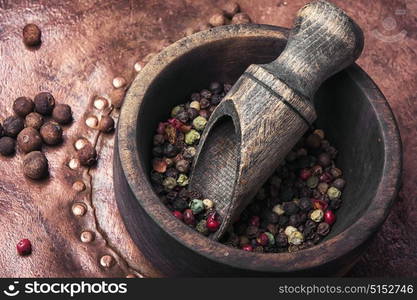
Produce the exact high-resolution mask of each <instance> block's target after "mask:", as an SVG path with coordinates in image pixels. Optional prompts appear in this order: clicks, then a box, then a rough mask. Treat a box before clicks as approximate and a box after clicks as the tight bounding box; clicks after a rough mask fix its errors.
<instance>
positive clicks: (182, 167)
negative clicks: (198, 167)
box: [175, 159, 190, 173]
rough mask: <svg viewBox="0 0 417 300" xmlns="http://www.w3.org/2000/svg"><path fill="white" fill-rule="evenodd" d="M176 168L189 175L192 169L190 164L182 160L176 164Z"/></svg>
mask: <svg viewBox="0 0 417 300" xmlns="http://www.w3.org/2000/svg"><path fill="white" fill-rule="evenodd" d="M175 168H176V169H177V170H178V171H179V172H181V173H187V172H188V171H189V169H190V162H189V161H188V160H185V159H180V160H179V161H177V162H176V164H175Z"/></svg>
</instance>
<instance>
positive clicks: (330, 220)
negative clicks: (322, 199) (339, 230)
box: [324, 210, 336, 225]
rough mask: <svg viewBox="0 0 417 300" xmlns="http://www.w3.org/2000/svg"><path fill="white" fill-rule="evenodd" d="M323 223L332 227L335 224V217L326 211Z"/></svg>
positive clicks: (329, 211)
mask: <svg viewBox="0 0 417 300" xmlns="http://www.w3.org/2000/svg"><path fill="white" fill-rule="evenodd" d="M324 222H326V223H327V224H329V225H333V224H334V222H336V215H335V214H334V213H333V211H331V210H326V211H325V213H324Z"/></svg>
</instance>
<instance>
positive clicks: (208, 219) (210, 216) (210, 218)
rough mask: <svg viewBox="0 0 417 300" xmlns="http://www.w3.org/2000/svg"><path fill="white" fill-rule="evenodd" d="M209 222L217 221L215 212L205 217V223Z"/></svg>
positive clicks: (217, 217)
mask: <svg viewBox="0 0 417 300" xmlns="http://www.w3.org/2000/svg"><path fill="white" fill-rule="evenodd" d="M211 220H215V221H218V220H219V214H218V213H217V212H216V211H213V212H211V213H209V214H208V216H207V222H209V221H211Z"/></svg>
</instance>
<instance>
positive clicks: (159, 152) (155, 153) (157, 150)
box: [152, 146, 164, 157]
mask: <svg viewBox="0 0 417 300" xmlns="http://www.w3.org/2000/svg"><path fill="white" fill-rule="evenodd" d="M152 155H153V156H156V157H161V156H162V155H164V149H163V148H162V147H161V146H156V147H154V148H153V149H152Z"/></svg>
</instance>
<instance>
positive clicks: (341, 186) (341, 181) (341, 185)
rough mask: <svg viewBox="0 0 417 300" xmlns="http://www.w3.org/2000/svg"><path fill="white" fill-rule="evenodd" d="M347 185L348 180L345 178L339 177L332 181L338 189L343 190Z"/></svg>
mask: <svg viewBox="0 0 417 300" xmlns="http://www.w3.org/2000/svg"><path fill="white" fill-rule="evenodd" d="M345 185H346V181H345V180H344V179H343V178H337V179H336V180H335V181H333V182H332V186H334V187H335V188H337V189H338V190H340V191H341V190H343V189H344V187H345Z"/></svg>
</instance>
